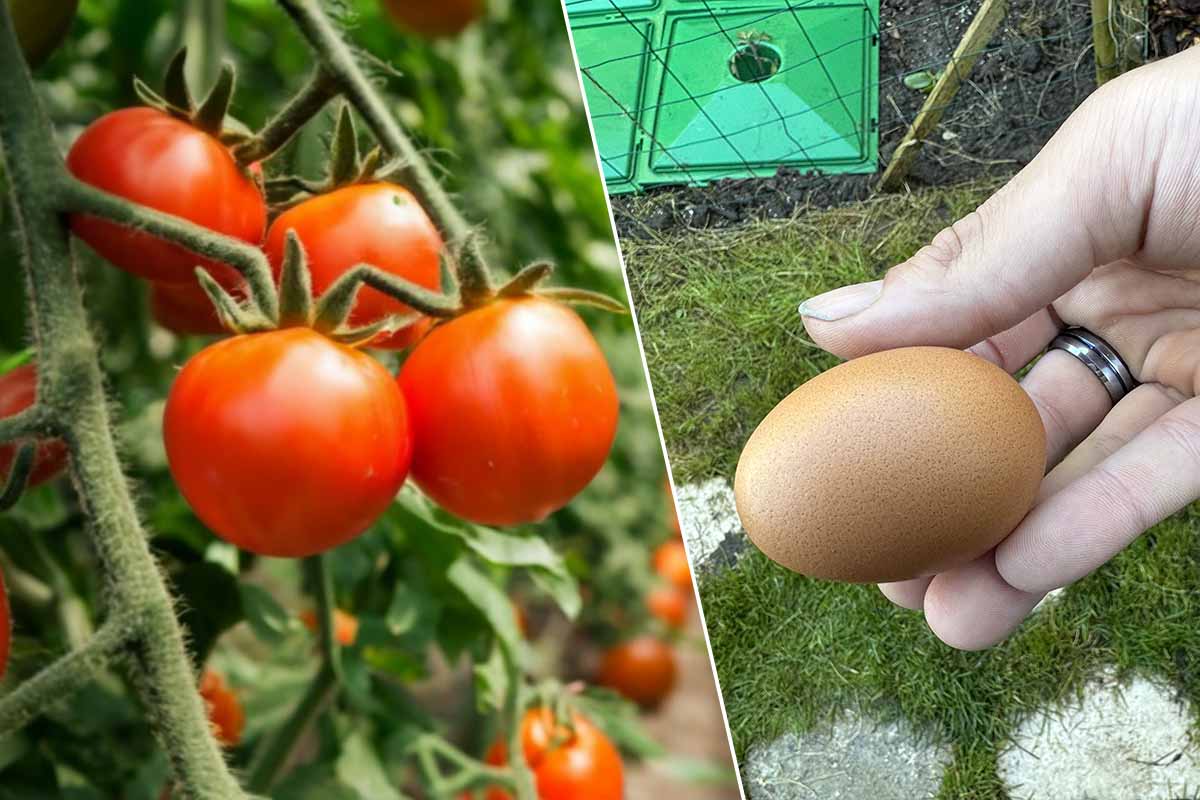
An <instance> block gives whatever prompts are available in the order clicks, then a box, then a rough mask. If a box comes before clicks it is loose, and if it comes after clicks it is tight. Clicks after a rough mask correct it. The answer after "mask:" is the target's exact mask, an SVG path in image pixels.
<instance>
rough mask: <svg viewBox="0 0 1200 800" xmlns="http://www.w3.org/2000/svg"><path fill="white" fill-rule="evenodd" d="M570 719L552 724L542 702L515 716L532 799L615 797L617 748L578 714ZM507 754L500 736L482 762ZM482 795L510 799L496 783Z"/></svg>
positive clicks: (502, 759) (620, 780) (620, 779)
mask: <svg viewBox="0 0 1200 800" xmlns="http://www.w3.org/2000/svg"><path fill="white" fill-rule="evenodd" d="M571 723H572V724H571V727H567V726H566V725H559V724H556V723H555V719H554V712H553V711H552V710H551V709H549V708H544V707H539V708H531V709H529V710H528V711H526V712H525V716H524V717H523V718H522V720H521V748H522V750H523V751H524V753H525V763H526V764H528V765H529V768H530V769H532V770H533V773H534V779H535V782H536V784H537V794H538V800H582V798H587V800H621V798H622V793H623V786H624V776H623V770H622V766H621V756H620V754H619V753H617V748H616V747H614V746H613V743H612V742H611V741H609V739H608V737H607V736H605V735H604V734H603V733H602V732H601V731H600V729H599V728H597V727H596V726H595V725H593V724H592V723H591V722H590V721H589V720H588V719H587V718H586V717H584V716H582V715H581V714H572V715H571ZM572 728H573V730H572ZM507 759H508V755H507V749H506V748H505V745H504V742H503V741H500V740H498V741H497V742H496V743H495V744H493V745H492V747H491V749H489V750H488V753H487V763H489V764H493V765H495V766H501V765H503V764H506V763H507ZM463 797H465V798H469V797H471V795H470V794H469V793H467V794H464V795H463ZM485 797H486V798H487V800H512V796H511V795H510V794H509V793H508V792H505V791H502V790H500V789H489V790H488V791H487V792H486V794H485Z"/></svg>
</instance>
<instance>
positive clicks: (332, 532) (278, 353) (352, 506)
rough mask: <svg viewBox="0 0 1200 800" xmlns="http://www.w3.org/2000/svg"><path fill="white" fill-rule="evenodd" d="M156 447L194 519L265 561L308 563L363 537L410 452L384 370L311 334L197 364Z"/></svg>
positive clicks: (233, 349) (294, 332)
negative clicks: (287, 559) (286, 559)
mask: <svg viewBox="0 0 1200 800" xmlns="http://www.w3.org/2000/svg"><path fill="white" fill-rule="evenodd" d="M163 440H164V443H165V444H166V449H167V459H168V461H169V462H170V465H171V474H172V475H173V476H174V477H175V481H176V483H178V485H179V490H180V491H181V492H182V493H183V496H184V497H185V498H187V500H188V502H189V503H190V504H191V506H192V508H193V509H195V511H196V514H197V515H198V516H199V517H200V519H202V520H203V521H204V522H205V524H207V525H208V526H209V527H210V528H212V530H213V532H214V533H217V534H218V535H220V536H222V537H224V538H226V539H228V540H229V541H231V542H233V543H234V544H236V545H238V546H239V547H241V548H244V549H246V550H250V551H252V552H255V553H259V554H262V555H272V556H304V555H312V554H313V553H319V552H322V551H324V550H328V549H329V548H331V547H335V546H337V545H339V544H341V543H343V542H345V541H347V540H349V539H351V538H353V537H354V536H357V535H358V534H360V533H362V532H363V531H364V530H366V529H367V527H368V526H369V525H370V524H371V523H372V522H374V521H375V520H376V519H377V518H378V517H379V516H380V515H381V514H382V513H383V511H384V509H386V508H387V507H388V505H390V504H391V502H392V498H393V497H395V495H396V492H397V491H398V490H399V489H400V486H401V485H402V484H403V483H404V478H405V476H406V475H407V474H408V465H409V460H410V458H411V449H412V443H411V440H410V434H409V428H408V419H407V414H406V412H405V410H404V399H403V398H402V397H401V395H400V393H399V391H398V390H397V389H396V385H395V383H394V381H393V380H392V379H391V376H390V375H389V374H388V372H387V370H385V369H384V368H383V367H382V366H381V365H380V364H379V363H378V362H377V361H375V360H373V359H372V358H370V357H369V356H367V355H365V354H364V353H361V352H360V351H358V350H355V349H353V348H350V347H346V346H345V345H340V344H337V343H336V342H333V341H331V340H329V339H327V338H325V337H323V336H322V335H320V334H319V333H316V332H315V331H312V330H310V329H308V328H288V329H284V330H280V331H274V332H269V333H257V334H249V335H243V336H236V337H233V338H231V339H226V340H224V341H221V342H217V343H215V344H213V345H210V346H209V347H207V348H205V349H204V350H202V351H200V352H199V353H197V354H196V355H195V356H193V357H192V358H191V360H189V361H188V363H187V364H185V365H184V367H183V370H182V371H181V372H180V373H179V376H178V377H177V378H176V379H175V382H174V383H173V384H172V386H171V393H170V394H169V395H168V397H167V406H166V413H165V415H164V418H163Z"/></svg>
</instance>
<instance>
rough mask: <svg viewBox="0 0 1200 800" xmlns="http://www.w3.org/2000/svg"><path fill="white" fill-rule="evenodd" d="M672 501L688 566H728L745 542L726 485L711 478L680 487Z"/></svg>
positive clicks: (730, 492)
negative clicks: (681, 534) (688, 560)
mask: <svg viewBox="0 0 1200 800" xmlns="http://www.w3.org/2000/svg"><path fill="white" fill-rule="evenodd" d="M676 500H677V501H678V503H679V512H680V513H679V528H680V530H681V531H683V539H684V542H685V543H686V544H687V549H688V554H689V555H690V556H691V558H692V562H693V563H694V564H695V565H696V566H697V567H698V568H700V569H708V570H712V569H717V568H721V567H728V566H732V565H733V564H734V563H735V562H736V561H737V557H738V555H739V554H740V553H741V552H742V551H743V550H745V549H746V547H747V546H748V544H749V540H748V539H747V538H746V533H745V531H743V530H742V523H741V521H740V520H739V519H738V515H737V507H736V506H735V505H734V500H733V488H732V487H731V486H730V485H729V482H728V481H726V480H725V479H723V478H713V479H711V480H707V481H704V482H703V483H689V484H686V485H684V486H680V487H679V488H678V490H677V491H676Z"/></svg>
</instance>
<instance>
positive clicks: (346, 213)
mask: <svg viewBox="0 0 1200 800" xmlns="http://www.w3.org/2000/svg"><path fill="white" fill-rule="evenodd" d="M289 230H294V231H295V232H296V235H297V236H298V237H299V238H300V242H301V243H302V244H303V245H304V252H305V253H306V254H307V255H308V269H309V272H310V273H312V285H313V292H314V293H315V294H320V293H321V292H324V291H325V290H326V289H327V288H329V285H330V284H331V283H333V282H334V281H335V280H337V279H338V278H339V277H341V275H342V274H343V273H345V272H346V270H348V269H350V268H351V267H353V266H356V265H357V264H363V263H366V264H371V265H374V266H376V267H379V268H380V269H381V270H383V271H384V272H388V273H391V274H392V275H397V276H399V277H401V278H406V279H408V280H409V281H411V282H413V283H415V284H418V285H420V286H424V287H425V288H426V289H433V290H438V289H440V288H441V284H442V269H441V258H440V256H441V252H442V237H441V234H439V233H438V231H437V228H435V227H434V226H433V223H432V222H431V221H430V219H429V217H428V215H426V213H425V210H424V209H423V208H421V204H420V203H418V202H417V199H416V198H415V197H413V196H412V194H411V193H410V192H409V191H408V190H407V189H405V188H404V187H402V186H396V185H395V184H392V183H383V182H378V183H364V184H355V185H353V186H346V187H344V188H341V189H335V190H334V191H332V192H329V193H328V194H322V195H318V196H316V197H314V198H312V199H310V200H305V201H304V202H303V203H300V204H299V205H296V206H293V207H292V208H289V209H288V210H287V211H285V212H283V213H282V214H280V215H279V217H278V218H277V219H276V220H275V221H274V222H272V223H271V228H270V230H268V231H267V241H266V244H264V245H263V249H264V250H265V251H266V253H267V259H268V260H269V261H270V262H271V268H272V269H273V270H274V271H275V277H276V280H278V278H279V272H280V269H281V266H282V264H283V248H284V243H285V241H286V239H285V236H286V234H287V232H288V231H289ZM411 311H412V309H411V308H409V307H408V306H406V305H404V304H403V303H401V302H400V301H399V300H396V299H395V298H393V297H390V296H388V295H386V294H384V293H383V292H380V291H378V290H377V289H372V288H370V287H369V286H364V287H362V288H360V289H359V290H358V297H357V299H356V300H355V302H354V309H353V310H352V311H351V312H350V324H351V325H354V326H358V325H366V324H369V323H372V322H375V321H376V320H378V319H380V318H381V317H385V316H387V315H388V314H408V313H410V312H411ZM428 327H429V323H428V321H427V320H421V321H420V322H417V323H415V324H413V325H409V326H408V327H406V328H402V329H401V330H398V331H396V332H395V333H393V334H391V335H390V336H382V337H377V338H376V339H374V340H372V342H371V344H370V346H371V347H383V348H390V349H400V348H403V347H407V346H408V345H410V344H412V343H413V342H414V341H416V340H417V339H418V338H419V337H420V335H421V334H423V333H424V332H425V331H426V330H427V329H428Z"/></svg>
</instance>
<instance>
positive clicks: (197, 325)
mask: <svg viewBox="0 0 1200 800" xmlns="http://www.w3.org/2000/svg"><path fill="white" fill-rule="evenodd" d="M150 314H151V315H152V316H153V317H154V321H155V322H157V323H158V324H159V325H161V326H163V327H164V328H166V329H167V330H169V331H174V332H175V333H179V334H183V335H186V336H217V335H220V334H223V333H229V331H227V330H226V329H225V326H224V325H222V324H221V319H220V317H218V316H217V310H216V309H215V308H214V307H213V304H212V301H211V300H209V299H208V295H207V294H205V292H204V289H202V288H200V284H198V283H196V282H195V281H193V282H192V283H179V284H159V283H155V284H151V286H150Z"/></svg>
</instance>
